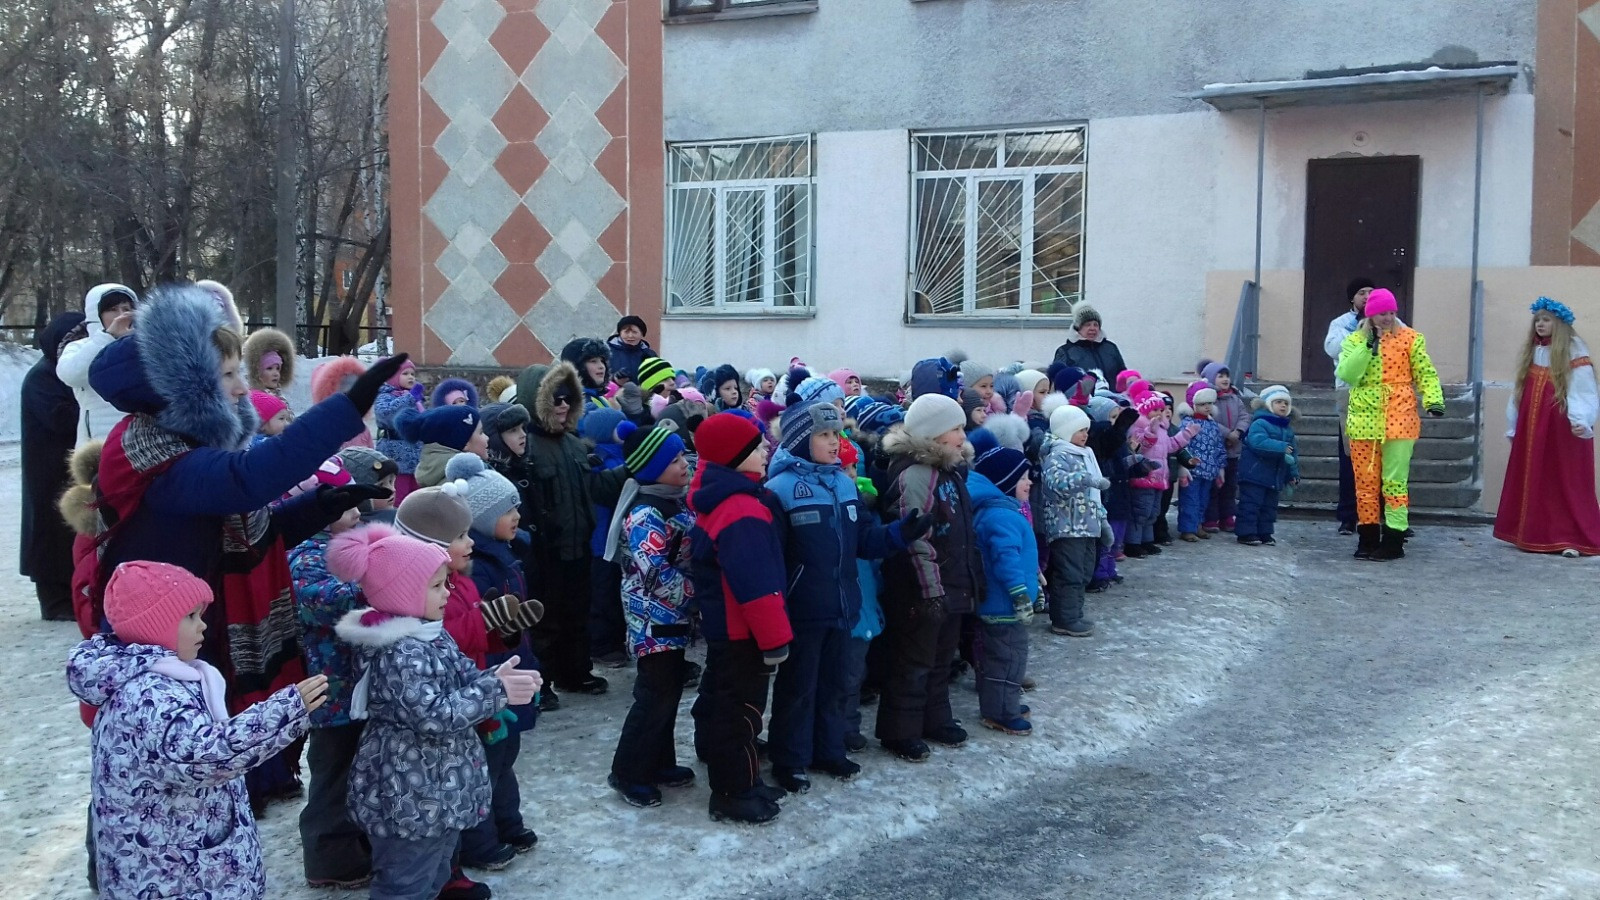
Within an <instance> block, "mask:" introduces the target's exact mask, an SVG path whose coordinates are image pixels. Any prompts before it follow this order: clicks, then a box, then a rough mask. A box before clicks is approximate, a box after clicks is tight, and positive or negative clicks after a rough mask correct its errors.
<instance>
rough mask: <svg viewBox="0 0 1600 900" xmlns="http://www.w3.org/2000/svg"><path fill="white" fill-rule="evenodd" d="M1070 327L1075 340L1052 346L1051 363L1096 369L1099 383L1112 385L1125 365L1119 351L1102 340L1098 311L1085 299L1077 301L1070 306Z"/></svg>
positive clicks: (1089, 369)
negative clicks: (1076, 337)
mask: <svg viewBox="0 0 1600 900" xmlns="http://www.w3.org/2000/svg"><path fill="white" fill-rule="evenodd" d="M1072 326H1073V328H1074V330H1076V331H1077V332H1078V339H1077V340H1075V341H1068V342H1066V343H1065V344H1062V345H1061V346H1059V347H1057V348H1056V356H1055V363H1056V364H1057V365H1063V366H1077V367H1078V368H1080V369H1082V370H1084V371H1085V372H1098V373H1100V383H1101V384H1104V385H1111V386H1113V387H1114V386H1115V385H1116V383H1117V376H1118V375H1121V374H1122V373H1123V371H1124V370H1126V369H1127V368H1128V366H1127V364H1126V363H1124V362H1123V361H1122V350H1121V349H1120V348H1118V347H1117V345H1116V344H1114V343H1112V342H1111V341H1108V340H1106V336H1105V332H1104V331H1103V330H1102V329H1101V327H1100V313H1099V312H1097V311H1096V310H1095V308H1094V307H1092V306H1090V305H1089V304H1088V303H1087V302H1082V301H1080V302H1079V303H1078V305H1077V306H1074V307H1073V308H1072Z"/></svg>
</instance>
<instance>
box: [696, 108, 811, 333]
mask: <svg viewBox="0 0 1600 900" xmlns="http://www.w3.org/2000/svg"><path fill="white" fill-rule="evenodd" d="M667 180H668V186H667V193H668V200H667V223H668V227H667V309H666V311H667V312H669V313H674V312H730V313H738V312H746V313H748V312H763V311H777V312H783V311H791V312H799V311H805V310H809V309H810V308H811V305H812V297H811V267H812V246H813V242H814V237H813V234H812V228H813V216H812V207H813V203H814V198H815V195H816V168H815V152H814V150H813V147H812V139H811V137H810V136H809V135H805V136H799V137H783V138H768V139H761V140H749V141H727V142H720V143H698V144H673V145H670V146H669V147H668V148H667Z"/></svg>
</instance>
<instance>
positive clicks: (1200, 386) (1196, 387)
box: [1183, 379, 1216, 406]
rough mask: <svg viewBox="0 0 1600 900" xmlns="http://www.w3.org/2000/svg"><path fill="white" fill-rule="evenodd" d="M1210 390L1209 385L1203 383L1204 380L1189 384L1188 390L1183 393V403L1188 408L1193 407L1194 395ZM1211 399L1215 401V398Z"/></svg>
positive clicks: (1205, 382)
mask: <svg viewBox="0 0 1600 900" xmlns="http://www.w3.org/2000/svg"><path fill="white" fill-rule="evenodd" d="M1210 389H1211V384H1210V383H1209V382H1207V381H1205V380H1204V379H1202V380H1200V381H1194V382H1190V384H1189V389H1188V390H1186V391H1184V392H1183V402H1185V403H1187V404H1189V405H1190V406H1193V405H1194V397H1195V395H1196V394H1198V393H1200V392H1201V391H1204V390H1210ZM1212 399H1213V400H1215V399H1216V398H1215V397H1213V398H1212Z"/></svg>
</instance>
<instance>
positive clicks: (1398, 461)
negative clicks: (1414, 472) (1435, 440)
mask: <svg viewBox="0 0 1600 900" xmlns="http://www.w3.org/2000/svg"><path fill="white" fill-rule="evenodd" d="M1416 445H1417V442H1416V441H1351V442H1350V467H1351V469H1353V470H1354V471H1355V475H1356V518H1357V519H1358V521H1359V522H1360V523H1361V524H1362V525H1376V524H1378V516H1379V515H1382V516H1383V523H1384V524H1385V525H1387V526H1389V528H1390V529H1391V530H1393V531H1405V530H1406V529H1407V528H1410V527H1411V489H1410V485H1411V453H1412V451H1413V450H1414V449H1416Z"/></svg>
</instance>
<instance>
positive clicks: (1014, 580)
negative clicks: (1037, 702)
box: [967, 447, 1039, 735]
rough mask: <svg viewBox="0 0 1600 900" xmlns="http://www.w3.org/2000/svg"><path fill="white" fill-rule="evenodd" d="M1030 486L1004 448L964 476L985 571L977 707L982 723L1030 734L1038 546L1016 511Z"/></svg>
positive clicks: (1014, 454)
mask: <svg viewBox="0 0 1600 900" xmlns="http://www.w3.org/2000/svg"><path fill="white" fill-rule="evenodd" d="M1031 488H1032V483H1031V482H1030V481H1029V479H1028V457H1027V456H1026V455H1024V454H1023V453H1022V451H1020V450H1013V449H1011V448H1009V447H996V448H994V449H992V450H990V451H988V452H987V453H985V454H984V455H983V456H980V457H979V458H978V460H977V462H976V463H975V464H974V472H973V473H972V474H971V475H969V476H967V491H968V492H969V493H970V494H972V507H973V516H972V518H973V522H974V525H975V526H976V528H977V530H978V549H979V550H980V551H981V552H982V554H983V574H984V591H983V597H982V599H981V600H980V601H979V603H978V619H979V621H980V622H981V623H982V629H983V666H982V668H981V670H980V672H979V674H978V678H979V681H978V710H979V712H980V713H981V714H982V716H983V718H982V720H981V721H982V723H983V727H985V728H992V729H994V730H995V731H1003V732H1005V733H1006V734H1017V735H1026V734H1032V733H1033V725H1032V724H1031V723H1030V722H1029V721H1028V714H1029V712H1028V708H1027V707H1026V706H1023V705H1022V680H1023V678H1024V676H1025V675H1026V674H1027V670H1028V628H1027V622H1028V620H1029V619H1030V618H1031V617H1032V616H1033V603H1034V600H1035V599H1036V598H1037V597H1038V596H1039V545H1038V542H1037V541H1035V540H1034V536H1033V523H1032V522H1029V521H1028V518H1027V515H1026V514H1025V513H1024V512H1023V509H1024V508H1025V507H1026V506H1027V503H1028V496H1029V492H1030V490H1031Z"/></svg>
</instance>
